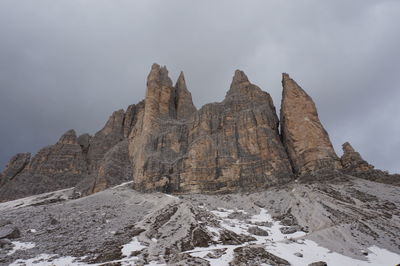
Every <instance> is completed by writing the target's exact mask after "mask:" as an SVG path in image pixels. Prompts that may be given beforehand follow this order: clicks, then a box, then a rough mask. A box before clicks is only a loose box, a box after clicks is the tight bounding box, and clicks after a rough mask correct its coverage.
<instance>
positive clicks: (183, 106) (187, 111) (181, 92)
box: [175, 72, 197, 119]
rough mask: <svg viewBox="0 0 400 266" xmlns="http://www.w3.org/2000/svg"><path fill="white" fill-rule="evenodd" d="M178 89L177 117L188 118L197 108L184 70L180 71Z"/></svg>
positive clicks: (176, 85)
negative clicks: (187, 85)
mask: <svg viewBox="0 0 400 266" xmlns="http://www.w3.org/2000/svg"><path fill="white" fill-rule="evenodd" d="M175 91H176V100H175V105H176V118H177V119H188V118H189V117H191V116H192V115H193V114H194V113H195V112H196V111H197V110H196V107H195V106H194V105H193V101H192V94H191V93H190V92H189V91H188V89H187V87H186V81H185V76H184V75H183V72H181V73H180V75H179V78H178V80H177V81H176V84H175Z"/></svg>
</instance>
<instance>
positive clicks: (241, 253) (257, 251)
mask: <svg viewBox="0 0 400 266" xmlns="http://www.w3.org/2000/svg"><path fill="white" fill-rule="evenodd" d="M233 252H234V259H233V260H232V261H231V262H229V265H230V266H242V265H262V264H268V265H290V263H289V262H288V261H286V260H284V259H282V258H281V257H278V256H276V255H274V254H272V253H269V252H268V251H266V250H265V248H264V246H261V245H248V246H243V247H238V248H235V249H234V250H233Z"/></svg>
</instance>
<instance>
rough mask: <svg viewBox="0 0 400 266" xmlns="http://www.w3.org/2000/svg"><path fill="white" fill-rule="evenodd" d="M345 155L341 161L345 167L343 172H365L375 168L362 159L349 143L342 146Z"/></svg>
mask: <svg viewBox="0 0 400 266" xmlns="http://www.w3.org/2000/svg"><path fill="white" fill-rule="evenodd" d="M342 148H343V155H342V157H341V158H340V161H341V163H342V166H343V170H345V171H351V172H354V171H355V172H365V171H369V170H372V169H373V168H374V167H373V166H372V165H370V164H368V163H367V162H366V161H364V159H363V158H362V157H361V155H360V153H358V152H356V151H355V150H354V148H353V147H352V146H351V144H350V143H349V142H345V143H344V144H343V145H342Z"/></svg>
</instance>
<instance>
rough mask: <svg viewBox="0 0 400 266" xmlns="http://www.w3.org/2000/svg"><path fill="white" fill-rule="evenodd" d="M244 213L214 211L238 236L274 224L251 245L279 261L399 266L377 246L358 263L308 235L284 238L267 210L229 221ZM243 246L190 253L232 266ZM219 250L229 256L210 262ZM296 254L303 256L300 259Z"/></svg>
mask: <svg viewBox="0 0 400 266" xmlns="http://www.w3.org/2000/svg"><path fill="white" fill-rule="evenodd" d="M238 211H239V212H243V211H241V210H228V209H220V210H218V211H212V212H213V213H214V214H215V215H216V216H218V217H219V219H220V222H221V225H222V227H224V228H226V229H228V230H231V231H233V232H235V233H237V234H246V235H248V234H249V233H248V231H247V230H248V228H249V227H251V226H254V223H255V222H270V223H271V226H270V227H267V226H258V227H259V228H261V229H264V230H266V231H267V232H268V236H256V235H252V236H253V237H255V238H256V239H257V241H254V242H251V244H261V245H263V246H265V248H266V250H267V251H268V252H270V253H272V254H274V255H276V256H278V257H281V258H283V259H285V260H287V261H289V262H290V263H291V264H292V265H296V266H297V265H299V266H301V265H308V264H310V263H312V262H316V261H325V262H326V263H327V264H328V265H343V266H346V265H351V266H358V265H360V266H361V265H369V266H371V265H396V264H397V263H399V262H400V255H398V254H395V253H392V252H389V251H387V250H385V249H381V248H379V247H376V246H373V247H370V248H369V249H368V250H367V251H368V255H367V256H366V257H365V260H357V259H353V258H351V257H346V256H343V255H341V254H339V253H335V252H331V251H330V250H328V249H326V248H324V247H321V246H319V245H318V244H317V243H315V242H314V241H311V240H308V239H305V237H306V233H304V232H295V233H293V234H282V232H281V231H280V228H282V227H283V225H281V224H280V222H279V221H274V220H273V219H272V217H271V215H270V214H269V213H268V212H267V210H266V209H261V212H260V213H259V214H258V215H254V216H252V217H251V219H249V220H248V221H246V222H245V221H242V220H238V219H229V218H228V216H229V214H231V213H233V212H238ZM219 230H220V229H219V228H214V229H213V230H212V231H214V232H218V231H219ZM245 245H247V244H242V245H236V246H233V245H215V246H213V247H207V248H196V249H194V250H191V251H188V252H187V253H190V254H191V255H192V256H196V257H201V258H204V259H206V260H208V261H209V262H210V264H211V266H223V265H229V262H230V261H231V260H232V259H233V257H234V252H233V250H234V249H235V248H237V247H240V246H245ZM216 249H226V251H225V254H224V255H222V256H221V257H220V258H216V259H212V258H207V257H206V256H207V254H209V253H210V252H211V251H213V250H216ZM295 254H298V255H299V254H301V255H302V257H299V256H297V255H295Z"/></svg>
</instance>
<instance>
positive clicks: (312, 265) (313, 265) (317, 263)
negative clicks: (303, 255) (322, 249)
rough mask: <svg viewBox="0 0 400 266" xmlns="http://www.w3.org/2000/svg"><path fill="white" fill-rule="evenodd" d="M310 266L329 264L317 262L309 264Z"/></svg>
mask: <svg viewBox="0 0 400 266" xmlns="http://www.w3.org/2000/svg"><path fill="white" fill-rule="evenodd" d="M308 266H328V264H327V263H326V262H325V261H317V262H313V263H310V264H308Z"/></svg>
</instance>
